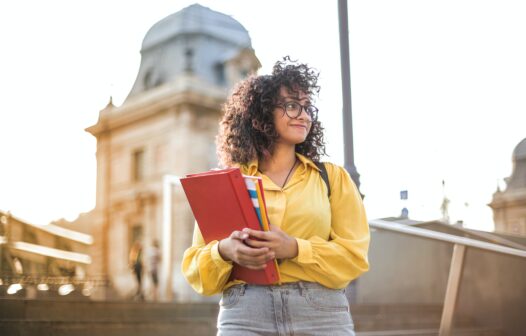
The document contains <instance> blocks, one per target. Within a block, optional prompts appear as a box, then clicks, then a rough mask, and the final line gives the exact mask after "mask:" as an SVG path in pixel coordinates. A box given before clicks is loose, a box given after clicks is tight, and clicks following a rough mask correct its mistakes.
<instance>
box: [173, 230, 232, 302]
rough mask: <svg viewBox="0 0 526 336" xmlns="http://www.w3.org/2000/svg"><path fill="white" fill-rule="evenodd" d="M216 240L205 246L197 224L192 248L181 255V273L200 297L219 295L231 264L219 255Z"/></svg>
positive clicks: (227, 277) (228, 275)
mask: <svg viewBox="0 0 526 336" xmlns="http://www.w3.org/2000/svg"><path fill="white" fill-rule="evenodd" d="M218 247H219V242H218V241H217V240H214V241H211V242H210V243H208V244H206V243H205V241H204V239H203V236H202V235H201V231H199V227H198V226H197V224H196V225H195V226H194V235H193V239H192V246H190V247H189V248H188V249H187V250H186V251H185V252H184V255H183V262H182V271H183V275H184V277H185V278H186V281H188V283H189V284H190V286H192V288H193V289H194V290H195V291H196V292H198V293H199V294H201V295H214V294H217V293H220V292H221V291H222V290H223V287H224V286H225V284H226V283H227V281H228V279H229V277H230V272H231V270H232V262H229V261H225V260H223V258H222V257H221V255H220V254H219V250H218Z"/></svg>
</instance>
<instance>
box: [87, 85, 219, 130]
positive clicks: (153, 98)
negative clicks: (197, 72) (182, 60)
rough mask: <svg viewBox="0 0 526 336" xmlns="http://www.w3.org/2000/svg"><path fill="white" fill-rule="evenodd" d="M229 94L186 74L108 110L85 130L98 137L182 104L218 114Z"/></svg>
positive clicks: (101, 112) (101, 113) (103, 111)
mask: <svg viewBox="0 0 526 336" xmlns="http://www.w3.org/2000/svg"><path fill="white" fill-rule="evenodd" d="M226 97H227V91H226V90H225V89H223V88H220V87H218V86H215V85H211V84H209V83H206V82H203V81H202V80H199V79H198V78H196V77H194V76H191V75H187V76H181V77H180V78H179V79H178V80H176V81H174V82H172V83H170V84H166V85H162V86H160V87H158V88H155V89H152V90H150V91H148V92H145V93H144V94H142V95H139V96H137V97H134V98H133V99H131V100H129V101H127V102H126V103H125V104H123V105H122V106H119V107H111V108H105V109H104V110H102V111H100V113H99V120H98V121H97V123H96V124H95V125H92V126H90V127H88V128H86V129H85V130H86V131H87V132H89V133H91V134H92V135H93V136H95V137H98V136H100V135H101V134H103V133H105V132H109V131H112V130H114V129H116V128H119V127H123V126H126V125H129V124H133V123H135V122H137V121H140V120H143V119H146V118H149V117H152V116H154V115H156V114H159V113H162V112H164V111H167V110H169V109H172V108H174V107H177V106H181V105H183V104H187V105H195V106H199V107H204V108H205V109H210V110H215V111H219V110H220V108H221V104H223V103H224V101H225V99H226Z"/></svg>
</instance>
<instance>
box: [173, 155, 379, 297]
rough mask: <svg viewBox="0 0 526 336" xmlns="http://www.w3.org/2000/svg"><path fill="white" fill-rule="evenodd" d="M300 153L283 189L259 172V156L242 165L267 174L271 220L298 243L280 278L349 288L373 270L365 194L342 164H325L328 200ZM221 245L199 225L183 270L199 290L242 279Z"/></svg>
mask: <svg viewBox="0 0 526 336" xmlns="http://www.w3.org/2000/svg"><path fill="white" fill-rule="evenodd" d="M296 156H297V158H298V160H299V161H300V162H301V164H300V165H299V167H298V168H297V169H296V170H295V171H294V173H293V175H292V177H291V178H290V180H289V182H288V183H287V184H286V185H285V187H284V188H281V187H279V186H277V185H276V184H275V183H274V182H272V180H270V179H269V178H268V177H267V176H265V175H262V174H260V173H259V172H258V166H257V161H254V162H251V163H250V164H248V165H242V166H241V167H240V168H241V171H242V173H243V174H246V175H256V176H261V177H262V179H263V188H264V192H265V201H266V204H267V212H268V215H269V219H270V223H271V224H272V225H276V226H279V227H280V228H281V229H282V230H283V231H285V232H286V233H287V234H288V235H290V236H292V237H295V238H296V241H297V243H298V256H297V257H295V258H293V259H286V260H283V262H282V263H280V264H279V272H280V278H281V282H282V283H287V282H296V281H310V282H317V283H319V284H321V285H323V286H326V287H329V288H344V287H346V286H347V284H348V283H349V282H350V281H351V280H352V279H355V278H357V277H358V276H360V275H361V274H362V273H363V272H366V271H367V270H368V269H369V263H368V260H367V251H368V248H369V240H370V235H369V225H368V223H367V217H366V215H365V209H364V207H363V203H362V199H361V197H360V193H359V192H358V190H357V188H356V186H355V185H354V183H353V182H352V180H351V178H350V177H349V174H348V173H347V172H346V171H345V170H344V169H343V168H342V167H339V166H337V165H334V164H331V163H326V164H325V166H326V168H327V174H328V176H329V182H330V187H331V196H330V199H329V198H328V197H327V187H326V185H325V182H324V181H323V179H322V177H321V174H320V172H319V169H318V167H316V165H315V164H314V163H313V162H312V161H311V160H309V159H308V158H306V157H304V156H303V155H300V154H296ZM218 245H219V243H218V241H212V242H210V243H208V244H205V242H204V240H203V237H202V235H201V233H200V231H199V228H198V227H197V225H196V226H195V228H194V236H193V241H192V246H191V247H190V248H188V249H187V250H186V251H185V253H184V256H183V262H182V270H183V274H184V276H185V277H186V279H187V281H188V283H189V284H190V285H191V286H192V287H193V288H194V290H196V291H197V292H198V293H200V294H203V295H213V294H217V293H220V292H221V291H223V290H224V289H226V288H228V287H230V286H232V285H234V284H236V283H242V281H239V280H234V281H229V276H230V271H231V270H232V262H228V261H225V260H223V259H222V258H221V255H220V254H219V251H218Z"/></svg>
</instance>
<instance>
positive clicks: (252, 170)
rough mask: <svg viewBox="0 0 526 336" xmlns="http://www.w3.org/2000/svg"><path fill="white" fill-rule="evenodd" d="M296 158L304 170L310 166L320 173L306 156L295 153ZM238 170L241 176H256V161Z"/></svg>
mask: <svg viewBox="0 0 526 336" xmlns="http://www.w3.org/2000/svg"><path fill="white" fill-rule="evenodd" d="M296 158H297V159H298V160H299V161H300V162H301V163H302V164H303V168H304V169H306V168H307V166H310V167H311V168H313V169H316V170H317V171H320V169H319V168H318V167H316V165H315V164H314V162H313V161H312V160H311V159H309V158H307V157H306V156H304V155H301V154H300V153H296ZM240 168H241V171H242V172H243V174H246V175H252V176H253V175H256V173H257V171H258V160H257V159H255V160H252V161H250V162H249V163H248V164H244V165H241V166H240Z"/></svg>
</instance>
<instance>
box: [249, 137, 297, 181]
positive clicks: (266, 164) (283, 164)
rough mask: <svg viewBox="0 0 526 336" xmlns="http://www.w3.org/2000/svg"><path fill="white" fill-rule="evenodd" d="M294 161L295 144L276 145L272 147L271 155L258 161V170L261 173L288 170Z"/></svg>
mask: <svg viewBox="0 0 526 336" xmlns="http://www.w3.org/2000/svg"><path fill="white" fill-rule="evenodd" d="M295 162H296V152H295V146H280V145H279V144H277V146H276V147H275V148H274V153H273V154H272V156H271V157H270V158H268V159H266V160H263V161H260V162H259V164H258V166H259V170H260V171H261V172H263V173H265V174H266V173H271V174H272V173H280V172H283V171H288V170H289V169H290V167H292V165H293V164H294V163H295Z"/></svg>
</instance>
